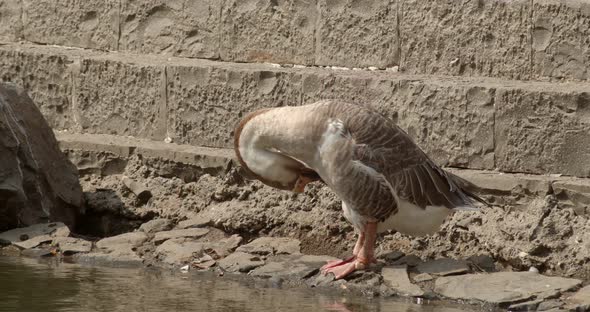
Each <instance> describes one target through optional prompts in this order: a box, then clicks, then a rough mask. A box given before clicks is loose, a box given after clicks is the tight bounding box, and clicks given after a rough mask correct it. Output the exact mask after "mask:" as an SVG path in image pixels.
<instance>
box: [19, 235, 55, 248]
mask: <svg viewBox="0 0 590 312" xmlns="http://www.w3.org/2000/svg"><path fill="white" fill-rule="evenodd" d="M52 240H53V237H51V235H40V236H35V237H33V238H31V239H27V240H25V241H22V242H14V243H12V244H13V245H15V246H16V247H18V248H22V249H31V248H33V247H37V246H39V245H41V244H43V243H48V242H51V241H52Z"/></svg>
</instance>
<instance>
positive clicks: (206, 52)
mask: <svg viewBox="0 0 590 312" xmlns="http://www.w3.org/2000/svg"><path fill="white" fill-rule="evenodd" d="M222 3H223V2H222V1H215V0H197V1H194V0H192V1H188V0H173V1H163V0H150V1H135V0H124V1H122V2H121V40H120V46H119V49H120V50H128V51H133V52H139V53H159V54H173V55H178V56H186V57H198V58H216V57H218V56H219V52H218V49H219V34H218V32H219V19H220V12H221V4H222Z"/></svg>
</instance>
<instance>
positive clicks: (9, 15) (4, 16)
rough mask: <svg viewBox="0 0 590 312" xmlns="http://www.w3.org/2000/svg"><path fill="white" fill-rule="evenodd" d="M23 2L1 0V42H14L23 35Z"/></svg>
mask: <svg viewBox="0 0 590 312" xmlns="http://www.w3.org/2000/svg"><path fill="white" fill-rule="evenodd" d="M21 3H22V1H20V0H0V42H14V41H18V39H19V38H20V37H21V35H22V30H23V24H22V20H21V14H22V5H21Z"/></svg>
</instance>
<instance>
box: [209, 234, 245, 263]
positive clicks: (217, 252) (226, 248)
mask: <svg viewBox="0 0 590 312" xmlns="http://www.w3.org/2000/svg"><path fill="white" fill-rule="evenodd" d="M241 242H242V237H241V236H240V235H237V234H234V235H232V236H230V237H226V238H223V239H221V240H218V241H210V242H207V243H206V244H205V248H206V251H207V252H209V253H212V254H213V256H216V257H220V258H223V257H226V256H228V255H229V254H230V253H232V252H233V251H234V250H235V249H236V248H237V247H238V246H239V245H240V243H241Z"/></svg>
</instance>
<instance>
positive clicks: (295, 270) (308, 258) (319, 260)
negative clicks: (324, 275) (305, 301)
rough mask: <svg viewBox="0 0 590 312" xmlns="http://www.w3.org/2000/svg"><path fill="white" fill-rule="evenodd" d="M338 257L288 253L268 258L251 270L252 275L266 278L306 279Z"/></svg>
mask: <svg viewBox="0 0 590 312" xmlns="http://www.w3.org/2000/svg"><path fill="white" fill-rule="evenodd" d="M335 259H336V258H333V257H329V256H312V255H303V256H302V255H287V256H279V257H276V258H272V259H270V260H269V259H267V263H266V264H265V265H263V266H260V267H258V268H256V269H254V270H253V271H252V272H250V275H252V276H258V277H266V278H279V277H280V278H289V277H295V278H298V279H304V278H308V277H310V276H312V275H313V274H315V273H316V272H318V270H319V268H320V267H321V266H322V265H324V264H326V261H328V260H335Z"/></svg>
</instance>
